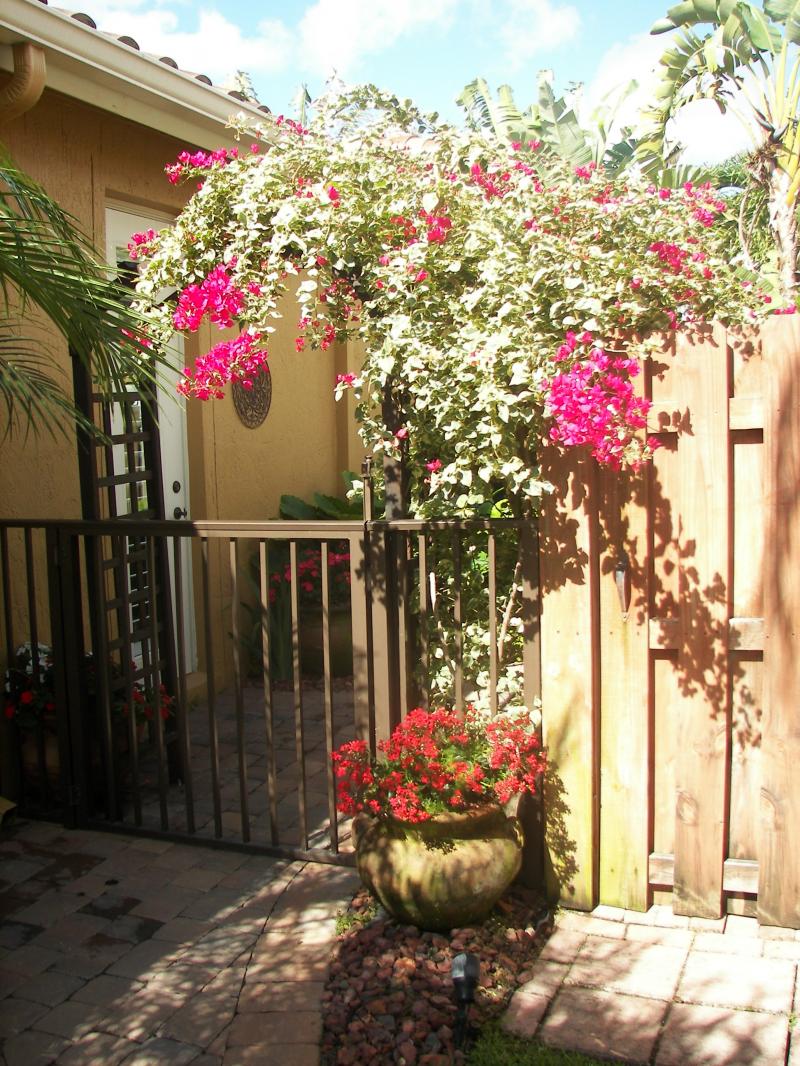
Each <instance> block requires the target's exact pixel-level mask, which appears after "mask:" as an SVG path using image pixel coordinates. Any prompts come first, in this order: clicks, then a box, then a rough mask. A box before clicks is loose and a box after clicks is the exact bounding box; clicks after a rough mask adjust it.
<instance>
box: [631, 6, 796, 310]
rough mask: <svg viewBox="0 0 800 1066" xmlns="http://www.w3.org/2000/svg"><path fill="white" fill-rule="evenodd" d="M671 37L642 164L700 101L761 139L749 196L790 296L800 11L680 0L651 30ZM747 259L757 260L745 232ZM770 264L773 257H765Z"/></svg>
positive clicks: (751, 167)
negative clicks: (753, 193) (762, 204)
mask: <svg viewBox="0 0 800 1066" xmlns="http://www.w3.org/2000/svg"><path fill="white" fill-rule="evenodd" d="M651 32H652V33H654V34H661V33H672V34H673V38H672V41H671V43H670V45H669V47H668V48H667V49H666V50H665V52H664V54H663V56H662V57H661V63H660V70H661V79H660V82H659V85H658V88H657V91H656V100H655V102H654V104H653V106H652V107H651V108H650V109H649V110H648V111H647V113H646V115H645V116H644V126H643V131H642V135H641V139H640V142H639V147H638V151H637V154H638V157H639V159H640V160H641V161H642V162H643V164H645V165H648V164H649V163H651V162H652V160H653V159H654V158H658V157H659V155H661V154H662V153H663V152H664V151H665V144H666V142H667V139H668V126H669V123H670V121H671V120H672V119H673V118H674V117H675V116H676V115H677V114H678V113H679V112H680V111H681V110H682V109H683V108H684V107H686V106H687V105H688V104H691V103H692V102H694V101H696V100H703V99H708V100H713V101H714V103H715V104H716V105H717V107H718V108H719V110H720V111H721V112H722V113H725V112H726V111H728V110H731V111H734V112H736V113H738V114H739V115H740V117H742V118H743V119H744V120H745V122H746V123H747V124H748V125H750V126H751V128H752V129H753V131H754V135H755V134H756V133H758V132H759V131H760V136H761V143H760V144H756V147H755V151H754V152H753V153H752V155H751V157H750V165H749V167H748V172H749V179H748V182H747V186H746V188H745V189H744V190H743V191H744V195H745V208H744V211H743V213H744V214H745V215H746V214H747V212H748V211H751V210H755V211H756V212H758V210H759V207H758V199H759V198H756V202H755V203H754V204H753V205H748V204H747V199H748V198H749V190H750V189H757V190H759V191H760V193H761V197H760V199H761V200H766V207H767V232H768V233H769V235H770V239H771V244H772V248H773V249H774V256H775V259H776V274H777V284H778V288H779V289H780V290H781V291H782V292H783V294H784V296H785V297H786V298H787V299H789V298H791V297H792V294H793V293H794V290H795V286H796V265H797V239H796V221H795V210H796V205H797V199H798V192H800V132H799V130H798V119H799V118H800V56H798V53H797V45H798V44H799V43H800V3H798V2H796V0H764V3H763V6H761V7H759V6H757V5H756V4H755V3H752V2H749V0H684V2H682V3H679V4H677V5H675V6H674V7H672V8H670V9H669V11H668V12H667V14H666V16H665V17H664V18H663V19H660V20H659V21H658V22H657V23H656V24H655V25H654V26H653V28H652V30H651ZM739 231H740V233H741V234H742V237H743V239H742V245H743V248H742V250H743V253H744V255H745V257H750V258H752V253H751V250H750V249H749V248H748V247H747V242H746V240H745V239H744V235H745V233H746V229H745V227H744V225H740V227H739ZM765 258H768V257H765Z"/></svg>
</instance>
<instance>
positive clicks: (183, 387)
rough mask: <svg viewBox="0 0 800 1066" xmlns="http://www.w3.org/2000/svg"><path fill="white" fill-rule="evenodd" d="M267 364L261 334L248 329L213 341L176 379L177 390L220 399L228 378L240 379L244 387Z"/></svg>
mask: <svg viewBox="0 0 800 1066" xmlns="http://www.w3.org/2000/svg"><path fill="white" fill-rule="evenodd" d="M266 365H267V352H266V349H264V348H262V347H261V334H260V333H259V332H257V331H255V330H253V331H250V330H248V331H245V332H244V333H240V334H239V336H238V337H237V338H236V339H235V340H232V341H222V342H221V343H220V344H217V345H215V346H214V347H213V348H212V349H211V351H210V352H208V353H207V354H206V355H202V356H200V357H199V358H198V359H197V360H196V361H195V364H194V367H193V368H189V367H187V368H186V369H185V370H184V374H183V378H182V380H181V381H180V382H179V383H178V386H177V388H178V392H180V393H181V394H182V395H184V396H196V397H197V398H198V399H199V400H210V399H219V398H221V397H222V395H223V389H224V387H225V385H226V384H227V383H228V382H230V381H240V382H241V383H242V385H244V386H245V388H247V387H248V384H249V385H250V386H251V385H252V381H253V378H254V377H255V375H256V374H258V373H259V372H260V371H261V369H262V368H263V367H265V366H266Z"/></svg>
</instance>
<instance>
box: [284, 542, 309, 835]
mask: <svg viewBox="0 0 800 1066" xmlns="http://www.w3.org/2000/svg"><path fill="white" fill-rule="evenodd" d="M289 573H290V576H291V581H292V588H291V600H292V677H293V679H294V742H295V754H296V757H297V775H298V783H297V807H298V812H299V814H300V839H301V846H302V847H304V848H307V847H308V802H307V797H306V751H305V740H304V736H303V679H302V676H301V673H300V585H299V579H298V573H297V541H296V540H291V541H289Z"/></svg>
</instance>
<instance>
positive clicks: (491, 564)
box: [486, 533, 497, 714]
mask: <svg viewBox="0 0 800 1066" xmlns="http://www.w3.org/2000/svg"><path fill="white" fill-rule="evenodd" d="M486 549H487V550H486V554H487V556H488V569H489V588H488V594H489V710H490V711H491V712H492V714H497V543H496V541H495V536H494V533H490V534H489V536H488V539H487V546H486Z"/></svg>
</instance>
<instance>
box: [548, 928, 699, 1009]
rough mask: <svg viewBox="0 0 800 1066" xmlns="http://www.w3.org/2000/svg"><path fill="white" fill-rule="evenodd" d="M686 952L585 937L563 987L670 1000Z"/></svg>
mask: <svg viewBox="0 0 800 1066" xmlns="http://www.w3.org/2000/svg"><path fill="white" fill-rule="evenodd" d="M686 952H687V949H686V948H670V947H664V946H663V945H662V944H640V943H636V942H634V941H629V940H626V941H618V940H603V939H601V938H599V937H587V939H586V943H585V944H584V945H583V947H582V948H581V950H580V951H579V952H578V955H577V956H576V958H575V962H574V964H573V966H572V968H571V970H570V971H569V973H568V974H567V976H566V979H565V980H566V983H567V984H571V985H585V986H588V987H594V988H603V989H606V990H608V991H610V992H622V993H629V994H631V995H637V996H647V997H648V998H650V999H663V1000H667V999H671V998H672V996H673V995H674V993H675V989H676V987H677V985H678V978H679V976H680V972H681V970H682V968H683V964H684V962H685V961H686Z"/></svg>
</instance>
